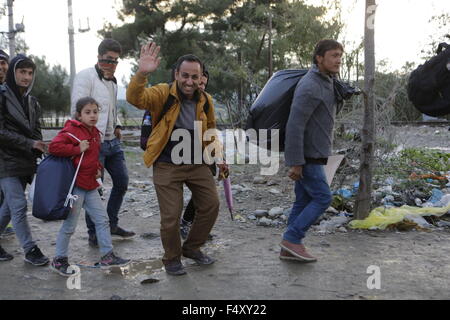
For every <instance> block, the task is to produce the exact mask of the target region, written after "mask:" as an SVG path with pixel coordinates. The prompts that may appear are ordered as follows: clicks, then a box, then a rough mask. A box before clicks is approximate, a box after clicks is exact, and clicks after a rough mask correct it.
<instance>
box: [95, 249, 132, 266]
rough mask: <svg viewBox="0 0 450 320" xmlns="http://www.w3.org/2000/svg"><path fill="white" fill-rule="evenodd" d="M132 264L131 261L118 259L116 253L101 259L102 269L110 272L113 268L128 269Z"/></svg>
mask: <svg viewBox="0 0 450 320" xmlns="http://www.w3.org/2000/svg"><path fill="white" fill-rule="evenodd" d="M130 263H131V260H130V259H122V258H121V257H117V256H116V255H115V254H114V252H112V251H111V252H110V253H108V254H107V255H105V256H103V257H102V258H101V260H100V269H103V270H108V269H109V268H112V267H126V266H127V265H129V264H130Z"/></svg>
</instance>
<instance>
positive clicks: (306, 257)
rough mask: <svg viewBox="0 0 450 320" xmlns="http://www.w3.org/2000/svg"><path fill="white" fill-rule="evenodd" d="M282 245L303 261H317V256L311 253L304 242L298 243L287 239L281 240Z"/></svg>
mask: <svg viewBox="0 0 450 320" xmlns="http://www.w3.org/2000/svg"><path fill="white" fill-rule="evenodd" d="M280 247H281V248H283V249H284V250H286V251H287V252H289V253H290V254H292V255H293V256H295V257H297V258H299V259H300V260H302V261H307V262H313V261H317V259H316V258H315V257H313V256H312V255H310V254H309V253H308V252H307V251H306V248H305V246H304V245H303V244H296V243H292V242H289V241H286V240H283V241H281V243H280Z"/></svg>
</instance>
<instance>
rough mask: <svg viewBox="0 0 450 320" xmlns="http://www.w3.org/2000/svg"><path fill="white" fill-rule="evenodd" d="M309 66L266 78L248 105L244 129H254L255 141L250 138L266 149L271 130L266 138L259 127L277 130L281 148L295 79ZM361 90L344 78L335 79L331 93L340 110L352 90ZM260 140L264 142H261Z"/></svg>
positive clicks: (281, 148) (300, 76)
mask: <svg viewBox="0 0 450 320" xmlns="http://www.w3.org/2000/svg"><path fill="white" fill-rule="evenodd" d="M308 71H309V70H308V69H300V70H298V69H288V70H280V71H278V72H276V73H274V75H273V76H272V77H271V78H270V79H269V80H268V81H267V83H266V85H265V86H264V88H263V89H262V91H261V92H260V93H259V95H258V97H257V98H256V100H255V102H253V104H252V106H251V107H250V111H249V115H248V118H247V123H246V126H245V129H246V130H247V129H255V130H256V133H257V136H256V141H252V140H251V141H250V142H251V143H255V144H257V145H259V146H264V147H266V148H267V149H270V147H271V141H272V139H273V138H275V136H273V137H272V133H271V132H270V131H268V132H267V139H265V138H264V140H263V139H262V137H260V136H259V129H268V130H273V129H278V130H279V132H278V133H279V150H280V151H283V150H284V140H285V137H286V125H287V122H288V119H289V113H290V111H291V104H292V99H293V97H294V91H295V88H296V86H297V83H298V82H299V81H300V80H301V79H302V78H303V76H304V75H306V74H307V73H308ZM360 93H361V90H359V89H358V88H355V87H352V86H350V85H349V84H348V83H345V82H343V81H340V80H337V79H335V80H334V94H335V96H336V101H337V103H338V107H337V110H336V112H339V111H340V110H341V108H342V106H343V101H344V100H347V99H350V98H351V97H352V96H353V95H354V94H360ZM262 141H265V142H266V145H264V143H261V142H262Z"/></svg>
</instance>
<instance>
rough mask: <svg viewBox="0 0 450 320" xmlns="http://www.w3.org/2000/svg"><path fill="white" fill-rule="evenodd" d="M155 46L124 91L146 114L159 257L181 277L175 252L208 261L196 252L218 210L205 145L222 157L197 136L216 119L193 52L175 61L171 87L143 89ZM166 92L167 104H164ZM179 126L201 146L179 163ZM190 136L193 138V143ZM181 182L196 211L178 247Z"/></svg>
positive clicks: (155, 60)
mask: <svg viewBox="0 0 450 320" xmlns="http://www.w3.org/2000/svg"><path fill="white" fill-rule="evenodd" d="M159 50H160V48H159V47H158V46H157V45H156V44H155V43H152V42H151V43H148V44H147V45H144V46H143V47H142V49H141V55H140V59H139V66H138V71H137V73H136V75H135V76H134V77H133V78H132V79H131V82H130V84H129V86H128V89H127V101H128V102H129V103H131V104H132V105H134V106H136V107H137V108H139V109H145V110H149V111H150V112H151V119H152V128H153V130H152V133H151V135H150V137H149V139H148V141H147V148H146V151H145V153H144V162H145V164H146V166H147V167H150V166H152V165H153V182H154V184H155V189H156V194H157V197H158V202H159V207H160V214H161V241H162V244H163V247H164V251H165V253H164V256H163V259H162V260H163V263H164V266H165V269H166V272H167V273H168V274H171V275H182V274H185V273H186V271H185V270H184V267H183V264H182V263H181V255H183V256H184V257H187V258H191V259H193V260H195V261H196V262H197V263H198V264H201V265H209V264H212V263H213V262H214V259H212V258H211V257H209V256H207V255H206V254H205V253H203V252H202V251H200V247H201V246H202V245H203V244H204V243H205V242H206V240H207V237H208V235H209V233H210V231H211V229H212V227H213V226H214V223H215V221H216V218H217V215H218V213H219V197H218V194H217V188H216V184H215V182H214V178H213V177H212V176H211V171H210V169H209V168H208V166H207V165H206V164H205V162H204V161H203V160H202V159H203V154H204V153H205V154H207V153H208V152H204V151H207V150H208V148H209V147H210V146H211V145H215V147H214V148H213V149H214V150H215V151H216V154H215V155H214V152H211V154H212V155H213V156H215V159H223V156H222V154H221V150H220V147H217V145H218V141H219V140H218V139H217V136H216V137H213V138H212V140H213V142H214V143H213V144H210V142H209V141H205V139H203V135H204V133H205V132H206V131H207V130H208V129H215V127H216V120H215V116H214V106H213V102H212V98H211V96H210V95H208V94H207V93H206V92H203V91H201V90H200V89H199V82H200V80H201V76H202V73H203V64H202V62H201V61H200V60H199V59H198V58H197V57H196V56H194V55H185V56H182V57H180V58H179V59H178V61H177V65H176V70H175V81H174V82H173V83H172V84H171V85H168V84H165V83H164V84H158V85H155V86H152V87H149V88H147V78H148V76H149V75H150V74H151V73H152V72H154V71H156V69H157V68H158V66H159V64H160V60H161V58H160V57H159V56H158V54H159ZM169 95H171V96H172V97H171V99H172V101H173V103H172V105H171V106H166V102H167V101H168V99H169ZM206 104H207V105H209V108H208V110H205V105H206ZM163 110H164V111H163ZM205 111H206V112H205ZM161 118H162V119H161ZM196 121H197V124H201V125H200V130H195V126H196V124H195V122H196ZM197 128H198V127H197ZM179 129H181V130H184V132H187V133H188V138H191V139H192V144H190V145H196V144H197V145H200V146H201V148H200V150H198V149H199V148H197V149H196V148H195V147H194V148H191V150H190V152H188V153H187V154H188V157H187V158H186V157H185V154H184V155H183V160H182V162H181V164H180V163H179V159H177V160H175V157H174V155H175V154H176V153H177V152H175V151H176V150H179V149H178V147H177V144H178V142H175V140H178V139H176V135H175V134H173V133H174V132H175V130H176V131H179ZM195 139H198V140H197V141H196V142H195V141H194V140H195ZM183 142H185V141H184V140H183ZM199 142H201V144H199ZM205 148H206V149H207V150H205ZM196 150H197V152H195V151H196ZM172 151H173V152H172ZM184 151H185V150H183V152H184ZM199 151H200V152H199ZM189 153H190V156H189ZM200 153H201V155H200ZM199 157H200V162H199V161H198V159H199ZM189 158H190V159H189ZM205 160H206V159H205ZM208 161H209V160H208ZM218 167H219V169H220V171H221V172H224V171H227V170H228V167H227V165H226V164H218ZM183 184H186V185H187V186H188V188H189V189H190V190H191V191H192V197H193V199H194V203H195V204H196V210H197V215H196V217H195V220H194V223H193V224H192V227H191V230H190V232H189V235H188V237H187V239H186V241H185V242H184V243H183V245H181V239H180V228H179V226H180V218H181V212H182V210H183Z"/></svg>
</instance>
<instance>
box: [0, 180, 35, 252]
mask: <svg viewBox="0 0 450 320" xmlns="http://www.w3.org/2000/svg"><path fill="white" fill-rule="evenodd" d="M26 185H27V182H26V178H23V177H7V178H1V179H0V188H1V190H2V192H3V196H4V198H3V202H2V203H1V207H0V234H2V233H3V231H5V228H6V227H7V225H8V224H9V222H10V221H11V220H12V223H13V227H14V232H15V233H16V237H17V239H19V242H20V245H21V246H22V248H23V250H24V251H25V253H28V251H30V250H31V249H32V248H33V247H34V246H35V245H36V243H35V242H34V241H33V238H32V236H31V231H30V226H29V224H28V220H27V199H26V198H25V187H26Z"/></svg>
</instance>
